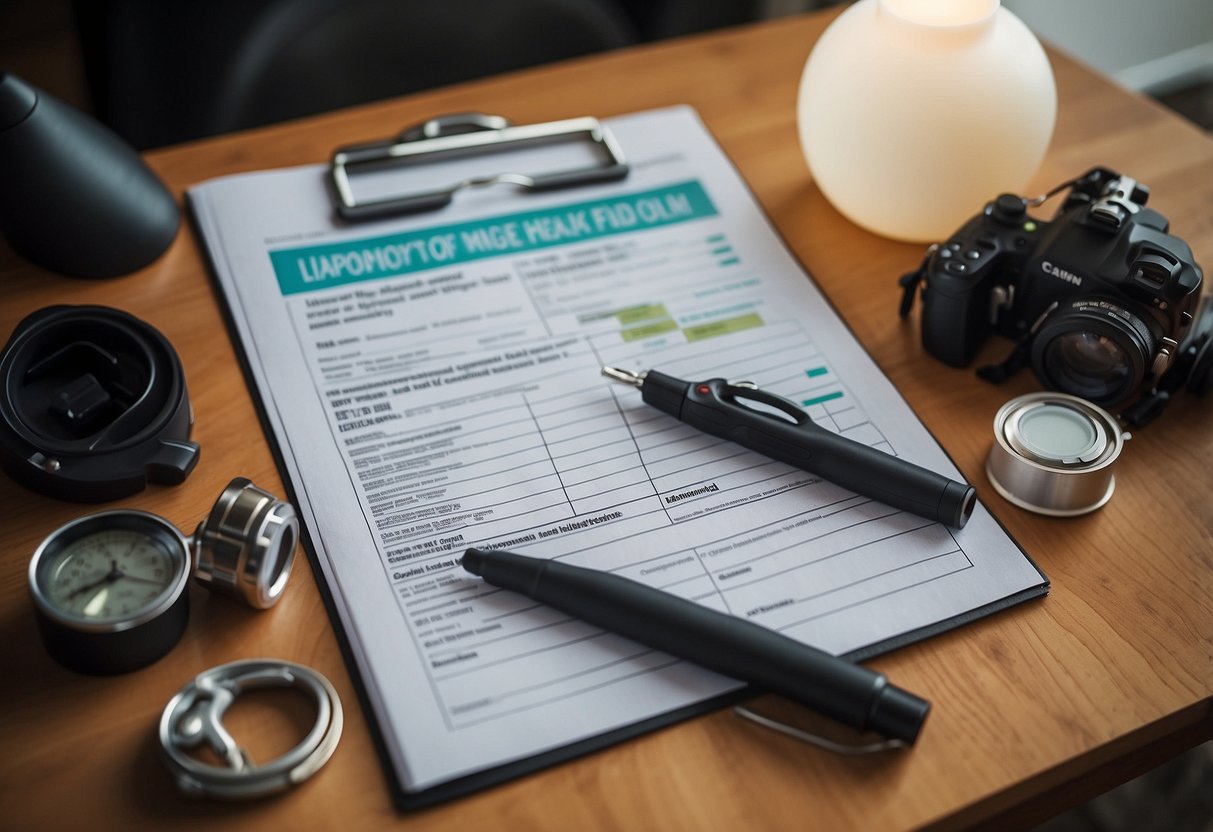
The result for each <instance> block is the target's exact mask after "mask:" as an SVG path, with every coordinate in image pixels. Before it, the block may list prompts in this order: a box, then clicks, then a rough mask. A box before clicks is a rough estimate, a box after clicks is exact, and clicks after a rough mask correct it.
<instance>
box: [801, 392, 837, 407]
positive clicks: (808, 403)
mask: <svg viewBox="0 0 1213 832" xmlns="http://www.w3.org/2000/svg"><path fill="white" fill-rule="evenodd" d="M841 398H842V391H841V390H835V391H834V392H833V393H823V394H822V395H820V396H815V397H814V398H811V399H805V400H804V401H803V402H801V405H803V406H804V407H812V406H813V405H815V404H822V403H823V402H830V401H833V400H834V399H841Z"/></svg>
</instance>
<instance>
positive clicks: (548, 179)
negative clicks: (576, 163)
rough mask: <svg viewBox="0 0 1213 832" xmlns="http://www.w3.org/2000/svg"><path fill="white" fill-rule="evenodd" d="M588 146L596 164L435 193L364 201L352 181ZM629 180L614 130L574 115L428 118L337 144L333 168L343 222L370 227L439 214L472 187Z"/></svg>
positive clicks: (479, 179)
mask: <svg viewBox="0 0 1213 832" xmlns="http://www.w3.org/2000/svg"><path fill="white" fill-rule="evenodd" d="M568 142H584V143H587V144H588V145H589V146H590V148H591V149H592V150H593V151H595V152H596V154H597V156H598V157H599V159H598V160H597V161H592V162H591V163H590V164H587V165H585V166H582V167H561V168H557V169H555V170H548V171H538V172H537V171H509V170H502V171H491V172H489V173H486V174H485V175H483V176H476V177H472V178H464V179H459V180H456V181H454V182H451V183H449V184H447V185H443V186H440V187H438V188H433V189H423V190H418V191H414V192H411V193H400V194H395V195H388V196H381V197H378V198H375V199H369V200H368V199H360V198H359V197H358V196H357V195H356V193H355V190H354V178H355V177H356V176H358V175H360V174H368V173H375V172H380V171H383V170H384V169H388V168H401V167H410V166H418V165H426V164H430V163H433V162H437V161H441V160H443V159H452V158H466V157H468V156H483V157H487V158H490V159H491V158H492V157H494V156H504V155H505V154H513V153H514V152H515V151H517V150H519V149H522V148H527V147H536V146H546V147H550V146H552V145H556V144H561V143H568ZM627 175H628V163H627V161H626V160H625V159H624V156H623V151H622V150H621V149H620V147H619V144H618V143H617V142H616V141H615V137H614V136H613V135H612V134H611V131H610V130H608V129H607V128H606V127H604V126H603V125H602V123H601V122H599V121H598V119H596V118H590V117H585V118H572V119H565V120H562V121H550V122H544V123H541V124H527V125H521V126H516V125H514V124H513V123H512V122H510V121H509V120H508V119H506V118H504V117H503V116H494V115H486V114H484V113H455V114H452V115H447V116H440V117H437V118H432V119H429V120H428V121H425V122H422V123H421V124H418V125H416V126H414V127H410V128H408V129H407V130H405V131H403V132H402V133H401V134H400V135H399V136H397V137H396V138H394V139H389V140H387V141H380V142H370V143H367V144H354V145H346V146H343V147H339V148H337V149H336V150H334V151H333V156H332V160H331V161H330V163H329V182H330V183H331V185H332V193H333V201H334V208H335V210H336V212H337V216H338V217H339V218H340V219H342V220H344V221H345V222H366V221H369V220H377V219H383V218H385V217H392V216H398V215H400V214H413V213H419V212H422V211H436V210H438V209H441V208H445V207H446V206H448V205H450V204H451V200H452V199H454V197H455V194H457V193H458V192H459V191H462V190H465V189H469V188H482V187H487V186H490V185H514V186H517V187H519V188H522V189H524V190H527V191H535V192H541V191H554V190H558V189H561V188H575V187H579V186H581V185H591V184H595V183H599V182H614V181H616V180H619V179H623V178H624V177H626V176H627Z"/></svg>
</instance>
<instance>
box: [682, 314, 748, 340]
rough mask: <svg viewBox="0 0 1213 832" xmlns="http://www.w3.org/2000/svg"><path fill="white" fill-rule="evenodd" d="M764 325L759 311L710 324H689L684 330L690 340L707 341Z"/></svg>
mask: <svg viewBox="0 0 1213 832" xmlns="http://www.w3.org/2000/svg"><path fill="white" fill-rule="evenodd" d="M760 326H762V317H761V316H760V315H759V314H758V313H757V312H751V313H750V314H748V315H738V316H737V317H735V318H725V319H724V320H723V321H712V322H711V323H710V324H699V325H698V326H689V327H687V328H686V329H684V330H683V331H682V333H683V335H685V336H686V339H687V340H688V341H706V340H707V339H709V338H716V337H717V336H720V335H729V334H731V333H734V332H741V331H742V330H746V329H755V328H757V327H760Z"/></svg>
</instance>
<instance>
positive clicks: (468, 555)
mask: <svg viewBox="0 0 1213 832" xmlns="http://www.w3.org/2000/svg"><path fill="white" fill-rule="evenodd" d="M461 563H462V564H463V568H464V569H466V570H467V571H468V572H471V573H472V574H473V575H479V574H480V572H481V569H482V568H483V567H484V552H482V551H480V550H479V549H468V550H467V551H466V552H464V553H463V559H462V560H461Z"/></svg>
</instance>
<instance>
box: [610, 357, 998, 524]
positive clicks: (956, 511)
mask: <svg viewBox="0 0 1213 832" xmlns="http://www.w3.org/2000/svg"><path fill="white" fill-rule="evenodd" d="M602 374H603V375H604V376H606V377H607V378H610V379H613V380H615V381H620V382H623V383H624V384H630V385H632V386H633V387H637V388H639V389H640V395H641V398H643V399H644V401H645V403H646V404H650V405H652V406H653V407H655V408H657V409H658V410H661V411H663V412H665V413H668V414H669V415H671V416H673V417H674V418H675V419H678V420H680V421H682V422H686V423H687V424H688V425H690V426H691V427H694V428H698V429H699V430H701V431H703V432H704V433H710V434H711V435H713V436H719V437H720V438H721V439H728V440H730V441H732V442H736V443H737V444H738V445H741V446H743V447H746V448H749V449H750V450H752V451H758V453H760V454H765V455H766V456H769V457H771V458H772V459H777V460H779V461H780V462H786V463H787V464H789V465H795V466H796V467H797V468H801V469H803V470H805V471H808V472H810V473H813V474H818V475H820V476H822V477H824V478H825V479H827V480H829V481H830V482H832V483H834V484H836V485H841V486H842V487H843V488H847V489H850V490H851V491H854V492H855V493H856V494H862V495H863V496H865V497H871V498H872V499H874V500H879V501H880V502H882V503H885V504H886V505H890V506H893V507H894V508H899V509H902V510H904V511H908V512H911V513H913V514H917V515H919V516H921V517H926V518H927V519H929V520H937V521H939V522H940V523H944V524H946V525H948V526H952V527H953V528H957V529H960V528H963V527H964V524H965V523H967V522H968V521H969V516H970V515H971V514H972V513H973V506H974V505H975V504H976V502H977V492H976V491H975V490H974V488H973V486H971V485H966V484H965V483H962V482H957V481H956V480H950V479H948V478H947V477H945V476H942V475H941V474H936V473H935V472H934V471H928V470H927V469H926V468H922V467H920V466H918V465H915V464H914V463H912V462H906V461H905V460H904V459H899V458H898V457H895V456H893V455H892V454H887V453H885V452H884V451H878V450H876V449H875V448H872V447H870V446H868V445H865V444H863V443H862V442H856V441H854V440H853V439H847V438H845V437H843V436H839V435H838V434H836V433H834V432H832V431H829V430H826V429H825V428H823V427H821V426H820V425H818V424H816V423H815V422H814V421H813V420H812V419H810V418H809V415H808V414H807V413H805V412H804V410H802V409H801V408H799V407H797V406H796V404H795V402H791V401H788V400H787V399H785V398H783V397H782V396H777V395H775V394H774V393H768V392H766V391H765V390H759V389H758V388H757V387H755V386H754V384H752V383H751V382H746V381H742V382H737V383H736V384H730V383H729V382H727V381H725V380H724V379H722V378H713V379H708V380H707V381H695V382H692V381H683V380H682V379H680V378H674V377H673V376H668V375H666V374H665V373H661V372H658V371H657V370H649V371H648V372H644V373H634V372H632V371H630V370H620V369H616V368H615V367H603V368H602ZM742 401H752V402H758V403H761V404H764V405H767V406H768V407H772V408H775V409H776V410H778V411H779V412H780V413H784V414H787V416H788V419H790V420H791V421H788V420H787V419H783V418H780V417H779V416H775V415H772V414H770V413H764V412H762V411H760V410H756V409H754V408H752V407H747V406H746V405H744V404H742V403H741V402H742Z"/></svg>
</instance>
